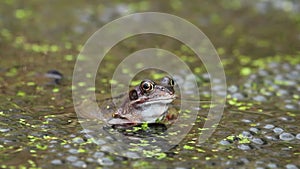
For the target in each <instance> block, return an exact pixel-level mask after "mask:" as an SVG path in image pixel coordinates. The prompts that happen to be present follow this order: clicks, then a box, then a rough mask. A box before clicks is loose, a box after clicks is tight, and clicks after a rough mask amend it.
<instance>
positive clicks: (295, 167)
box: [285, 164, 299, 169]
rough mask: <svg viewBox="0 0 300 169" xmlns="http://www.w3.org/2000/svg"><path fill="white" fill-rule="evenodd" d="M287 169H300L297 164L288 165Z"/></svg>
mask: <svg viewBox="0 0 300 169" xmlns="http://www.w3.org/2000/svg"><path fill="white" fill-rule="evenodd" d="M285 168H286V169H299V168H298V167H297V166H296V165H295V164H287V165H286V166H285Z"/></svg>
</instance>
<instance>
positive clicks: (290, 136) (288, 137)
mask: <svg viewBox="0 0 300 169" xmlns="http://www.w3.org/2000/svg"><path fill="white" fill-rule="evenodd" d="M279 138H280V139H281V140H283V141H291V140H293V139H295V136H294V135H293V134H291V133H282V134H280V135H279Z"/></svg>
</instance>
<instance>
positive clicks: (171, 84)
mask: <svg viewBox="0 0 300 169" xmlns="http://www.w3.org/2000/svg"><path fill="white" fill-rule="evenodd" d="M169 85H170V86H172V87H173V86H174V85H175V82H174V80H173V79H170V81H169Z"/></svg>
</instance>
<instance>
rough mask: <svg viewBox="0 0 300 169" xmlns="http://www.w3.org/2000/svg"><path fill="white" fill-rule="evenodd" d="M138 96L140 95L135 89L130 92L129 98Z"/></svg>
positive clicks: (132, 98)
mask: <svg viewBox="0 0 300 169" xmlns="http://www.w3.org/2000/svg"><path fill="white" fill-rule="evenodd" d="M138 98H139V96H138V93H137V91H136V90H135V89H133V90H131V91H130V92H129V99H130V100H136V99H138Z"/></svg>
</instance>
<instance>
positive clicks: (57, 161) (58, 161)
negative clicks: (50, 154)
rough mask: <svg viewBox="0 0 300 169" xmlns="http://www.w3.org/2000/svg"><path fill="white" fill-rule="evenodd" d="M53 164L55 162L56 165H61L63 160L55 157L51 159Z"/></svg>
mask: <svg viewBox="0 0 300 169" xmlns="http://www.w3.org/2000/svg"><path fill="white" fill-rule="evenodd" d="M51 164H54V165H61V164H62V161H61V160H59V159H54V160H52V161H51Z"/></svg>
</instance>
